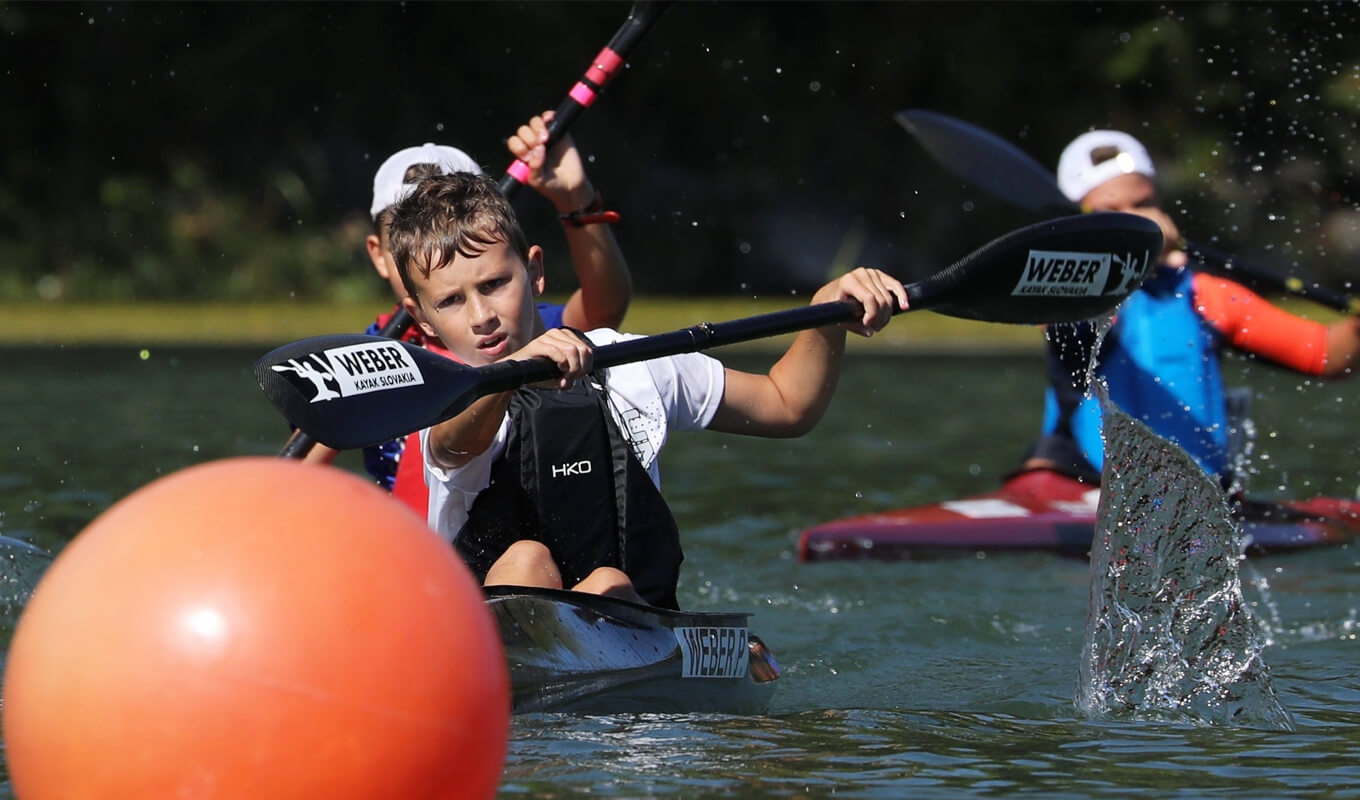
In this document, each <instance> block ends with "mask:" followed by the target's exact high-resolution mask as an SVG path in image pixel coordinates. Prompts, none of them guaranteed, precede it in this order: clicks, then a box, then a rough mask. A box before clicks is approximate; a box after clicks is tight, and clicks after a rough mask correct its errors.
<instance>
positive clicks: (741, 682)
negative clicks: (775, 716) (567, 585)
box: [487, 587, 779, 714]
mask: <svg viewBox="0 0 1360 800" xmlns="http://www.w3.org/2000/svg"><path fill="white" fill-rule="evenodd" d="M487 606H488V607H489V608H490V609H491V612H492V615H493V616H494V618H495V620H496V625H497V626H498V627H499V629H500V633H501V641H502V643H503V644H504V645H505V656H506V661H507V663H508V664H509V668H510V689H511V694H512V697H513V700H512V706H513V710H514V713H517V714H522V713H531V712H570V713H584V714H618V713H727V714H755V713H761V712H763V711H765V710H766V709H767V708H768V707H769V703H770V699H771V697H772V696H773V694H774V688H775V685H776V683H777V678H778V677H779V668H778V665H776V664H775V662H774V658H773V657H772V656H771V655H770V654H769V651H768V650H767V649H766V648H765V646H764V644H763V643H762V642H761V641H760V640H759V639H758V638H757V637H755V636H754V635H753V634H751V632H750V630H749V628H748V627H747V624H746V623H747V618H748V616H749V615H747V614H742V613H693V612H677V611H668V610H666V609H660V608H655V607H652V606H646V605H639V604H637V603H629V602H627V601H623V600H615V599H613V598H607V597H600V596H598V595H589V594H582V593H579V592H565V591H556V590H551V589H527V588H521V587H490V588H488V589H487Z"/></svg>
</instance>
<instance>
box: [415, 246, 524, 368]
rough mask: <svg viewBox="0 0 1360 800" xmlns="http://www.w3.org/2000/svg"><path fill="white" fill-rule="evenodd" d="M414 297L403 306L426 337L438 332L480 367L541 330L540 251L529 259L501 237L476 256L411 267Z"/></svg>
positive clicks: (468, 361) (448, 344) (458, 353)
mask: <svg viewBox="0 0 1360 800" xmlns="http://www.w3.org/2000/svg"><path fill="white" fill-rule="evenodd" d="M412 275H413V278H414V283H415V284H416V296H415V297H407V298H406V299H405V300H403V301H402V302H404V303H405V304H406V308H407V310H408V311H410V312H411V315H412V316H413V317H415V319H416V321H417V322H419V323H420V327H421V329H422V330H423V331H424V332H425V334H426V335H427V336H434V337H437V338H438V339H439V340H440V341H442V342H443V343H444V346H445V347H447V348H448V349H449V350H451V351H452V352H453V354H454V355H455V356H457V357H458V358H459V359H460V360H462V361H463V362H464V363H466V364H469V365H471V366H484V365H486V364H491V363H493V362H495V361H499V360H500V359H502V358H504V357H506V356H508V355H510V354H511V353H514V352H516V351H518V350H519V349H520V348H522V347H524V346H525V345H526V344H528V343H529V341H530V340H532V339H533V338H534V337H536V336H538V335H539V334H540V333H542V332H543V322H542V320H541V319H539V316H538V309H537V307H536V305H535V298H537V297H538V296H539V295H540V294H542V293H543V251H542V249H541V248H539V247H537V246H534V247H531V248H529V263H528V264H525V263H524V261H523V260H522V259H521V258H520V257H519V256H518V255H516V254H515V252H514V251H513V250H511V249H510V247H509V245H507V244H505V243H504V242H498V243H496V244H494V245H491V246H490V247H488V248H487V249H486V250H484V251H482V253H481V254H480V255H478V256H477V257H476V258H464V257H463V256H461V255H460V256H455V257H454V259H453V261H451V262H450V263H448V264H446V265H444V266H442V267H439V268H438V269H435V270H433V271H432V272H430V275H429V277H428V278H426V277H424V276H423V275H422V274H421V271H420V269H418V268H417V269H414V270H412Z"/></svg>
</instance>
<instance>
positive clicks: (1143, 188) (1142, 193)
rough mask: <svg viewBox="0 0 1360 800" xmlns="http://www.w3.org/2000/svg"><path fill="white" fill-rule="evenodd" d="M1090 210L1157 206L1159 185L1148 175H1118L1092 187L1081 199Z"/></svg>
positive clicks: (1140, 209)
mask: <svg viewBox="0 0 1360 800" xmlns="http://www.w3.org/2000/svg"><path fill="white" fill-rule="evenodd" d="M1081 207H1082V208H1083V209H1086V210H1089V211H1123V212H1127V213H1138V212H1139V211H1142V210H1146V209H1150V208H1157V207H1158V205H1157V185H1156V184H1154V183H1153V182H1152V179H1151V178H1149V177H1147V176H1146V175H1140V174H1139V173H1137V172H1129V173H1125V174H1123V175H1117V176H1115V177H1113V178H1111V179H1109V180H1108V181H1105V182H1104V183H1102V184H1100V185H1099V186H1097V187H1096V188H1094V189H1092V190H1091V191H1090V193H1088V194H1087V195H1086V196H1085V197H1083V198H1082V199H1081Z"/></svg>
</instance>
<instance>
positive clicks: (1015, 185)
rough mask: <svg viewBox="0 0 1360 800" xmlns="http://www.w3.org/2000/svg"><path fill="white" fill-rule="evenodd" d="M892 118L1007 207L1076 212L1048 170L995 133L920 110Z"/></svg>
mask: <svg viewBox="0 0 1360 800" xmlns="http://www.w3.org/2000/svg"><path fill="white" fill-rule="evenodd" d="M893 119H896V120H897V121H898V123H899V124H901V125H902V127H903V128H906V129H907V132H908V133H910V134H911V135H912V136H915V137H916V140H917V141H918V142H920V143H921V146H922V147H924V148H925V149H926V152H928V153H930V155H931V156H932V157H934V159H935V160H936V161H938V162H940V165H941V166H943V167H944V168H945V169H947V170H949V171H950V172H952V173H954V174H955V175H957V176H958V177H960V178H963V179H964V180H965V181H967V182H969V183H971V184H973V185H975V186H977V187H978V188H980V189H983V190H985V191H987V192H990V193H991V194H993V195H995V196H996V197H999V198H1001V199H1002V200H1005V201H1006V202H1008V203H1011V204H1013V205H1016V206H1019V207H1021V208H1027V209H1029V210H1031V211H1040V212H1044V213H1056V214H1070V213H1072V212H1074V211H1076V210H1077V204H1076V203H1073V202H1072V201H1071V200H1068V199H1067V196H1066V195H1064V194H1063V193H1062V191H1061V190H1059V189H1058V182H1057V180H1056V179H1054V177H1053V173H1052V172H1050V171H1049V170H1047V169H1045V168H1044V167H1043V165H1041V164H1040V163H1039V162H1037V161H1035V160H1034V159H1033V158H1031V157H1030V156H1029V154H1027V153H1026V152H1025V151H1023V150H1021V149H1020V148H1018V147H1016V146H1015V145H1013V144H1011V143H1010V142H1008V141H1006V140H1005V139H1002V138H1001V137H999V136H997V135H996V134H994V133H990V132H988V131H985V130H983V129H982V128H979V127H977V126H975V125H969V124H968V123H967V122H964V121H962V120H958V119H955V118H953V117H949V116H946V115H944V114H938V113H936V112H934V111H923V110H921V109H911V110H907V111H899V112H897V113H896V114H894V115H893Z"/></svg>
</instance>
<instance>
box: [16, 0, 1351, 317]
mask: <svg viewBox="0 0 1360 800" xmlns="http://www.w3.org/2000/svg"><path fill="white" fill-rule="evenodd" d="M629 8H630V4H629V3H626V2H570V3H565V2H530V3H519V2H494V3H492V2H477V3H412V2H404V3H403V2H384V3H373V2H353V3H321V4H316V3H243V2H216V3H122V2H115V3H107V2H106V3H99V4H90V3H27V2H18V3H13V2H10V3H0V37H3V38H2V39H0V64H3V79H2V80H3V83H2V84H0V85H3V108H4V117H5V119H4V121H3V124H0V141H3V148H0V165H2V168H0V299H3V300H10V301H15V300H43V301H57V300H61V299H86V300H102V299H108V300H128V299H134V300H207V299H212V300H262V299H278V298H280V297H295V298H298V299H300V300H311V301H338V302H339V301H343V302H349V301H359V300H364V299H367V298H373V299H374V300H378V299H383V298H385V296H386V287H385V286H384V285H383V284H381V283H380V282H379V280H378V279H377V278H376V276H374V275H373V273H372V270H371V268H370V267H369V266H368V264H367V259H366V257H365V256H364V255H363V254H362V249H361V246H362V239H363V236H364V235H365V234H366V233H367V232H368V229H369V220H368V215H367V209H368V205H369V201H370V195H371V181H372V175H373V172H374V170H375V169H376V168H377V166H378V164H379V163H380V162H381V161H382V160H383V159H384V158H385V157H386V156H387V155H388V154H390V153H391V152H393V151H394V150H396V149H398V148H401V147H405V146H408V145H412V144H418V143H421V142H426V141H434V142H442V143H448V144H454V145H457V146H459V147H462V148H463V149H465V150H467V151H468V152H470V153H472V154H473V155H474V157H476V158H477V159H478V160H479V161H480V162H481V163H482V164H483V165H485V166H486V167H487V168H488V170H489V171H491V172H493V174H499V172H500V170H501V169H502V168H503V167H504V166H505V164H506V163H508V155H507V153H506V151H505V148H504V144H503V142H504V139H505V137H506V136H507V135H508V134H509V133H511V132H512V131H513V130H514V128H515V127H516V126H518V125H519V124H520V123H521V122H523V121H524V120H526V119H527V118H528V117H529V116H530V115H531V114H532V113H536V112H538V111H541V110H543V109H546V108H553V107H556V106H557V105H558V103H559V102H560V101H561V99H562V97H563V96H564V94H565V92H566V90H567V89H568V88H569V87H570V86H571V84H572V83H573V82H574V81H575V80H576V78H577V77H578V76H579V75H580V74H581V73H582V71H583V70H584V68H585V67H586V66H587V64H588V62H589V61H590V59H591V57H593V56H594V55H595V54H596V53H597V52H598V51H599V49H600V48H601V47H602V46H603V45H604V44H605V43H606V42H607V41H608V40H609V38H610V37H611V36H612V34H613V33H614V31H616V30H617V29H618V28H619V26H620V25H621V24H622V23H623V20H624V19H625V17H626V16H627V14H628V11H629ZM1358 18H1360V10H1358V9H1357V6H1356V4H1355V3H1352V2H1348V3H1305V2H1280V3H1248V2H1237V3H1207V2H1194V3H1141V2H1094V3H1076V2H1064V3H1051V2H1023V3H1022V2H1012V3H998V2H903V3H862V2H791V3H757V2H732V3H723V2H719V3H713V2H680V3H677V4H676V5H675V6H674V7H672V8H671V9H670V10H669V11H668V12H667V13H666V15H665V16H664V17H663V18H662V19H661V20H660V22H659V23H658V24H657V25H656V27H655V28H654V29H653V30H652V31H651V32H650V33H649V34H648V36H647V38H646V39H644V40H643V41H642V43H641V44H640V45H639V46H638V48H637V50H636V52H635V53H634V55H633V58H632V63H631V65H630V67H629V69H628V70H627V72H625V73H624V74H622V75H620V76H619V77H618V78H617V79H616V81H615V82H614V83H613V84H612V85H611V86H610V88H609V90H608V91H607V92H606V94H605V95H604V96H603V97H602V98H601V99H600V101H599V102H598V103H596V104H595V106H594V107H593V108H591V109H590V110H589V111H588V112H586V113H585V114H583V115H582V117H581V118H580V120H579V121H578V123H577V124H576V126H575V128H574V129H573V135H574V136H575V138H576V140H577V142H578V144H579V145H580V147H581V148H582V151H583V152H584V153H585V154H586V156H587V157H588V158H589V160H590V170H591V176H592V179H593V180H594V182H595V184H596V185H597V186H598V187H600V188H601V189H602V191H603V192H604V195H605V197H606V199H607V201H608V205H609V206H610V207H611V208H617V209H618V210H619V211H620V212H621V213H622V214H623V222H622V223H621V224H620V225H619V227H618V231H617V233H618V235H619V238H620V240H621V242H622V243H623V246H624V248H625V252H626V253H627V255H628V258H629V261H630V263H631V264H632V267H633V271H634V274H635V280H636V284H637V287H638V290H639V292H642V293H649V294H745V295H750V294H768V293H774V292H780V293H787V292H791V291H802V290H806V289H808V288H810V287H813V286H816V285H819V284H820V283H821V282H823V280H824V279H825V278H826V276H827V274H828V273H829V272H833V271H836V270H840V269H844V268H846V267H848V266H852V265H854V264H856V263H866V264H873V265H877V266H882V267H884V268H886V269H888V270H889V271H892V272H894V273H896V274H897V275H899V276H900V277H902V278H904V279H908V280H910V279H919V278H922V277H924V276H926V275H928V274H930V273H931V272H933V271H934V270H936V269H938V268H940V267H942V266H945V265H947V264H948V263H950V262H952V261H953V260H955V259H956V258H958V257H960V256H962V255H963V254H964V253H966V252H968V251H970V250H972V249H973V248H974V247H976V246H978V245H979V244H981V243H983V242H985V241H986V240H988V239H991V238H993V237H995V236H997V235H1000V234H1001V233H1004V232H1005V231H1007V230H1010V229H1011V228H1014V227H1018V226H1020V225H1023V224H1027V223H1029V222H1033V221H1035V217H1034V216H1033V215H1032V214H1029V213H1027V212H1023V211H1019V210H1017V209H1015V208H1012V207H1009V206H1008V205H1007V204H1005V203H1004V202H1002V201H1000V200H997V199H995V198H992V197H990V196H988V195H986V194H985V193H983V192H981V191H980V190H978V189H976V188H975V187H970V186H966V185H964V184H962V183H961V182H960V181H959V180H957V179H955V178H953V177H952V176H950V175H949V174H948V173H947V172H945V171H944V170H943V169H942V168H941V167H940V166H939V165H937V164H935V163H934V162H933V161H932V160H931V159H930V158H929V156H928V155H927V154H926V153H925V152H924V151H923V150H922V149H921V148H920V146H919V145H918V144H917V143H916V142H915V141H914V140H913V139H912V138H911V137H910V136H909V135H907V133H906V132H905V131H903V130H902V129H901V128H900V127H898V126H897V124H896V123H895V122H894V121H893V119H892V114H893V112H895V111H897V110H899V109H903V108H926V109H933V110H936V111H940V112H943V113H946V114H950V115H952V116H956V117H959V118H961V119H963V120H966V121H968V122H971V123H974V124H977V125H979V126H981V127H983V128H986V129H988V130H990V131H992V132H994V133H996V134H998V135H1000V136H1002V137H1003V138H1005V139H1007V140H1009V141H1012V142H1014V143H1016V144H1017V145H1019V146H1020V147H1022V148H1023V149H1024V150H1026V151H1027V152H1028V153H1030V154H1031V155H1033V156H1034V157H1035V158H1037V159H1038V160H1039V161H1041V162H1042V163H1044V164H1047V165H1053V164H1055V163H1056V161H1057V157H1058V154H1059V153H1060V152H1061V150H1062V148H1063V146H1064V145H1065V144H1066V143H1067V142H1068V141H1069V140H1070V139H1071V138H1072V137H1073V136H1075V135H1076V134H1077V133H1079V132H1081V131H1084V130H1087V129H1089V128H1092V127H1116V128H1122V129H1125V130H1128V131H1130V132H1132V133H1134V134H1135V135H1137V136H1139V137H1140V138H1141V139H1142V140H1143V141H1144V142H1145V143H1146V144H1147V145H1148V147H1149V148H1150V149H1151V150H1152V153H1153V157H1154V158H1155V159H1157V160H1158V163H1159V166H1160V168H1161V171H1162V175H1161V181H1162V187H1163V192H1164V194H1165V196H1166V199H1167V205H1168V208H1172V209H1174V210H1175V211H1176V212H1177V214H1178V221H1179V222H1180V223H1181V227H1182V230H1184V231H1185V232H1186V233H1187V234H1188V235H1191V236H1193V237H1194V238H1196V239H1198V240H1200V241H1203V242H1206V243H1211V242H1212V243H1217V244H1218V245H1219V246H1220V247H1222V248H1224V249H1230V250H1231V251H1233V252H1235V253H1237V254H1239V255H1240V256H1242V257H1245V258H1250V259H1252V260H1254V261H1257V262H1258V263H1261V264H1266V265H1271V266H1272V267H1274V268H1277V269H1279V270H1280V271H1281V272H1288V273H1294V274H1298V275H1301V276H1304V277H1306V278H1310V279H1314V280H1322V281H1326V282H1329V283H1331V284H1332V285H1334V286H1338V287H1339V286H1343V285H1345V284H1346V282H1348V281H1349V279H1350V277H1351V276H1352V274H1354V272H1355V270H1356V266H1355V265H1356V263H1357V258H1358V257H1360V212H1357V208H1356V205H1355V203H1356V189H1357V186H1356V176H1355V174H1354V171H1355V170H1354V168H1355V163H1356V156H1357V148H1356V120H1357V112H1358V111H1360V61H1358V58H1360V56H1358V54H1360V48H1357V43H1356V37H1357V31H1358V30H1360V29H1358V28H1357V21H1358ZM516 204H517V206H518V207H519V208H520V209H521V213H522V216H523V218H524V219H525V221H526V227H527V228H528V230H529V233H530V237H531V239H532V240H534V241H537V242H539V243H541V244H543V245H544V246H545V247H546V248H547V250H548V253H549V285H550V289H551V288H552V287H554V286H556V287H558V288H567V287H568V286H570V285H571V283H572V278H571V273H570V268H569V265H568V264H567V263H566V256H565V245H564V243H563V240H562V236H561V233H560V231H559V230H558V228H557V222H556V219H555V218H554V217H553V215H552V213H551V210H550V208H549V207H548V206H547V204H546V203H544V202H543V201H542V200H541V199H540V198H538V197H537V196H536V195H534V194H533V193H532V192H528V191H526V192H524V193H522V195H521V196H519V197H517V199H516Z"/></svg>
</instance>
